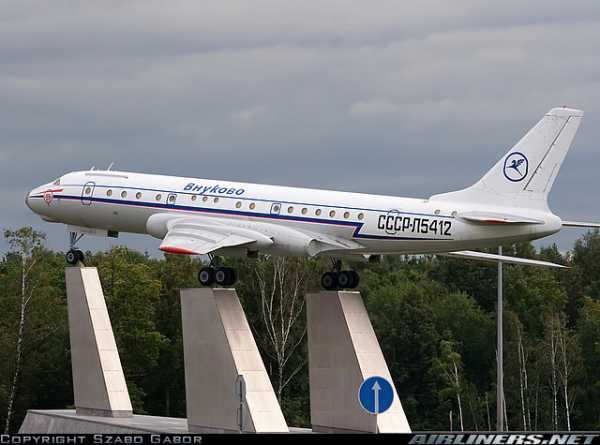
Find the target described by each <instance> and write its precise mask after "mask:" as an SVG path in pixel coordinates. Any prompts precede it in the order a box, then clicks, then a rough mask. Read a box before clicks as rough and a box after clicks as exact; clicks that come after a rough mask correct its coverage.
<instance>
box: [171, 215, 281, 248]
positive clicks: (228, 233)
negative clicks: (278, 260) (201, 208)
mask: <svg viewBox="0 0 600 445" xmlns="http://www.w3.org/2000/svg"><path fill="white" fill-rule="evenodd" d="M204 220H205V218H202V219H193V218H185V219H182V218H177V219H173V220H171V221H167V222H166V225H167V233H166V235H165V237H164V238H163V242H162V243H161V245H160V250H162V251H163V252H169V253H182V254H188V255H204V254H207V253H210V252H214V251H215V250H219V249H224V248H227V247H239V246H245V245H250V244H257V245H263V246H264V245H270V244H272V243H273V241H272V240H271V239H269V238H268V237H266V236H264V235H263V234H261V233H258V232H254V231H252V230H245V229H239V228H235V227H228V226H226V225H223V224H215V223H210V222H206V221H204Z"/></svg>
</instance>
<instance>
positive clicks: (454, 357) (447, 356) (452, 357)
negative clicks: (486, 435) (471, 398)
mask: <svg viewBox="0 0 600 445" xmlns="http://www.w3.org/2000/svg"><path fill="white" fill-rule="evenodd" d="M437 368H438V369H439V370H440V371H441V373H442V375H443V377H444V379H445V380H446V382H447V383H448V384H449V385H450V387H449V388H446V389H445V390H443V391H442V396H445V395H446V394H448V393H449V391H448V390H450V391H451V393H452V396H453V397H454V398H455V399H456V405H457V407H458V420H459V423H460V430H461V431H464V430H465V427H464V421H463V409H462V397H461V392H462V389H463V384H462V377H461V372H462V359H461V357H460V354H459V353H458V352H456V351H455V345H454V342H452V341H449V340H442V341H441V344H440V358H439V359H438V360H437Z"/></svg>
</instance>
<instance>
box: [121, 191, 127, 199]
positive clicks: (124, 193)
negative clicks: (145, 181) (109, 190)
mask: <svg viewBox="0 0 600 445" xmlns="http://www.w3.org/2000/svg"><path fill="white" fill-rule="evenodd" d="M126 197H127V192H126V191H125V190H123V191H122V192H121V198H126Z"/></svg>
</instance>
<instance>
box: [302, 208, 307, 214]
mask: <svg viewBox="0 0 600 445" xmlns="http://www.w3.org/2000/svg"><path fill="white" fill-rule="evenodd" d="M306 212H308V209H307V208H306V207H304V208H303V209H302V214H303V215H306Z"/></svg>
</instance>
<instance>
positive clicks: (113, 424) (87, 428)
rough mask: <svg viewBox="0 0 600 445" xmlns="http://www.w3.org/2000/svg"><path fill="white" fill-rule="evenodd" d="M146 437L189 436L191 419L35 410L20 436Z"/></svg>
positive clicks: (21, 430)
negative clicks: (160, 435) (101, 435)
mask: <svg viewBox="0 0 600 445" xmlns="http://www.w3.org/2000/svg"><path fill="white" fill-rule="evenodd" d="M102 433H104V434H130V433H131V434H144V433H171V434H186V433H188V427H187V420H186V419H177V418H172V417H157V416H141V415H137V414H136V415H132V416H129V417H127V418H110V417H95V416H84V415H81V414H78V413H76V412H75V410H68V409H56V410H33V409H30V410H29V411H27V416H25V420H24V421H23V424H22V425H21V428H20V429H19V434H102Z"/></svg>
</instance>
